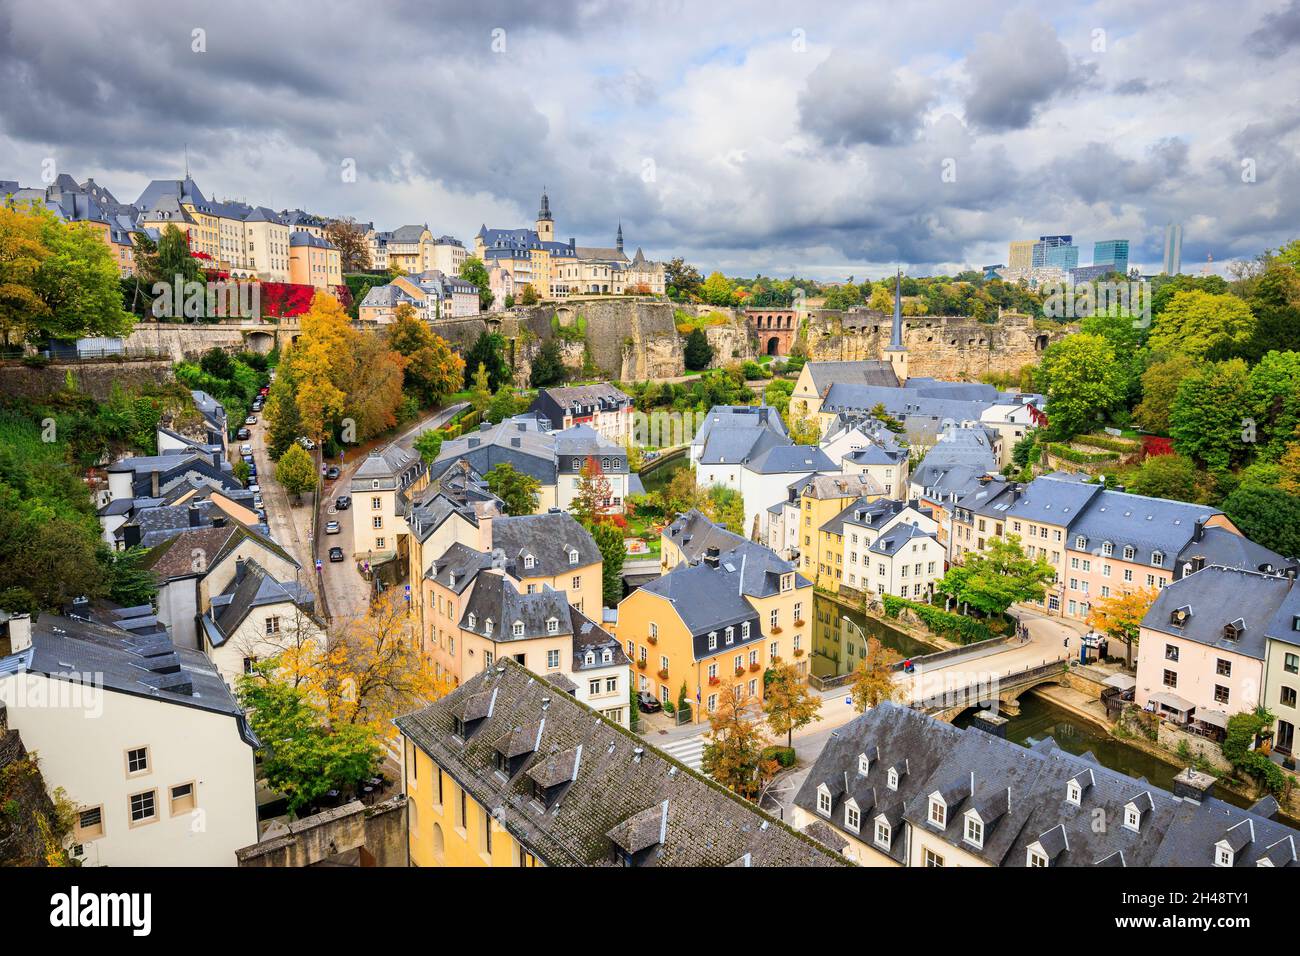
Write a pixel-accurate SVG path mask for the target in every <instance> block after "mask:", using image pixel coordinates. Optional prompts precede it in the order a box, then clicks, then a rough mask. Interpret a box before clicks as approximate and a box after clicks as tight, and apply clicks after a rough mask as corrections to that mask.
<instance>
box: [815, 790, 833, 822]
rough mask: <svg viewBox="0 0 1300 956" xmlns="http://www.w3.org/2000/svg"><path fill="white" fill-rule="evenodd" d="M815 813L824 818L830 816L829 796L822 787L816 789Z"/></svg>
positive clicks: (828, 792)
mask: <svg viewBox="0 0 1300 956" xmlns="http://www.w3.org/2000/svg"><path fill="white" fill-rule="evenodd" d="M817 812H818V813H820V814H821V815H822V816H826V817H829V816H830V815H831V794H830V791H829V790H827V789H826V788H825V787H824V786H823V787H819V788H818V789H817Z"/></svg>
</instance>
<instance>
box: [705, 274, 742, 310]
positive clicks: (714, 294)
mask: <svg viewBox="0 0 1300 956" xmlns="http://www.w3.org/2000/svg"><path fill="white" fill-rule="evenodd" d="M700 297H701V298H702V299H704V301H705V302H707V303H709V304H710V305H732V304H733V303H734V302H735V301H736V286H735V284H734V283H732V281H731V280H730V279H728V278H727V277H726V276H724V275H723V274H722V273H721V272H711V273H709V277H708V278H707V279H705V280H704V284H703V285H702V286H701V287H700Z"/></svg>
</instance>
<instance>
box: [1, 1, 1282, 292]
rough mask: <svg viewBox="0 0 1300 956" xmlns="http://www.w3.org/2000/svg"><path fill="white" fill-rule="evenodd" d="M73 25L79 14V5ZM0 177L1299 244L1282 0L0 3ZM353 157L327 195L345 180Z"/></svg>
mask: <svg viewBox="0 0 1300 956" xmlns="http://www.w3.org/2000/svg"><path fill="white" fill-rule="evenodd" d="M96 8H98V9H96ZM0 90H3V93H2V94H0V179H17V180H19V181H20V182H21V183H22V184H23V185H38V184H39V183H40V179H41V171H42V168H43V167H42V163H43V162H45V161H46V160H50V159H52V160H53V164H54V166H55V167H56V168H57V170H58V171H59V172H68V173H71V174H72V175H73V176H75V177H77V178H78V180H82V179H84V178H85V177H87V176H93V177H94V178H95V179H96V181H98V182H100V183H102V184H104V185H106V186H108V187H109V188H110V189H112V190H113V191H114V192H115V193H116V194H117V197H118V198H119V199H121V200H124V201H130V200H134V199H135V198H136V197H137V196H138V195H139V193H140V191H141V190H142V189H143V187H144V186H145V184H146V183H147V182H148V181H149V180H150V179H153V178H177V177H179V176H180V175H181V174H182V172H183V168H184V155H185V149H186V146H187V145H188V150H189V164H190V169H191V172H192V174H193V175H194V177H195V178H196V180H197V181H198V183H199V185H200V187H201V188H202V189H203V190H204V191H205V192H206V193H207V194H208V195H209V196H215V197H217V198H237V199H245V200H247V201H249V202H252V203H257V204H264V205H269V206H273V207H274V208H277V209H280V208H285V207H292V206H301V207H304V208H307V209H309V210H312V211H315V212H320V213H323V214H329V215H351V216H355V217H356V218H358V219H361V220H373V221H374V222H375V223H376V224H377V225H378V227H379V228H389V229H391V228H394V227H396V226H398V225H401V224H403V223H406V222H427V223H428V224H429V226H430V228H432V229H433V230H434V231H435V232H436V233H442V232H450V233H452V234H453V235H457V236H459V237H461V238H462V239H464V240H465V241H466V242H467V244H468V242H469V241H470V240H471V239H472V237H473V234H474V233H475V232H476V231H477V230H478V227H479V225H480V224H482V223H486V224H488V225H489V226H495V227H514V226H520V225H525V224H530V223H531V221H532V219H533V218H534V216H535V215H536V210H537V203H538V197H539V194H540V192H541V190H542V187H543V186H545V187H546V188H547V190H548V191H549V193H550V197H551V208H552V211H553V213H554V215H555V218H556V232H557V235H558V237H559V238H562V239H567V238H568V237H570V236H576V237H577V239H578V241H579V243H580V244H585V245H612V244H613V237H614V230H615V227H616V225H617V223H618V221H619V219H621V220H622V222H623V229H624V235H625V236H626V239H627V242H628V245H629V252H630V251H631V250H632V249H633V248H635V247H636V246H638V245H640V246H643V247H644V248H645V250H646V252H647V254H649V255H651V256H653V257H656V258H667V257H670V256H672V255H682V256H685V257H686V258H687V260H688V261H691V262H693V263H695V264H696V265H698V266H699V267H700V268H702V269H704V270H705V271H709V270H712V269H715V268H720V269H722V270H723V271H725V272H727V273H729V274H733V275H753V274H754V273H756V272H757V273H763V274H767V275H780V276H785V275H789V274H791V273H798V274H799V275H804V276H813V277H816V278H823V279H840V278H844V277H847V276H849V275H854V276H856V277H857V278H859V279H861V278H862V277H864V276H869V277H873V278H874V277H877V276H879V275H882V274H884V273H885V272H886V271H891V270H892V268H893V266H894V264H901V265H902V266H903V267H905V268H910V269H911V271H912V272H913V274H927V273H930V274H933V273H937V272H941V271H947V272H952V271H955V270H957V269H959V268H962V267H969V266H979V265H982V264H985V263H992V262H1005V261H1006V255H1007V249H1006V244H1007V242H1008V241H1009V240H1012V239H1024V238H1036V237H1037V236H1038V235H1040V234H1044V233H1072V234H1073V235H1074V236H1075V241H1076V243H1079V244H1081V245H1082V246H1083V251H1082V254H1081V257H1080V261H1081V263H1085V264H1086V263H1088V262H1090V261H1091V255H1092V243H1093V241H1095V240H1100V239H1111V238H1128V239H1129V240H1130V241H1131V242H1132V246H1133V260H1134V262H1135V263H1139V264H1145V265H1148V266H1155V267H1158V265H1159V261H1160V247H1161V238H1162V234H1163V227H1164V224H1165V223H1166V222H1169V221H1179V222H1182V223H1183V224H1184V229H1185V237H1184V249H1183V263H1184V271H1191V270H1196V271H1199V270H1200V268H1201V266H1202V264H1203V263H1204V262H1205V260H1206V256H1207V255H1210V254H1212V255H1213V257H1214V260H1215V267H1216V271H1217V270H1218V269H1221V268H1222V266H1223V264H1224V263H1226V262H1227V261H1228V260H1230V259H1233V258H1238V257H1250V256H1254V255H1255V254H1257V253H1258V252H1259V251H1261V250H1262V249H1264V248H1266V247H1276V246H1278V245H1280V244H1281V243H1282V242H1284V241H1286V240H1288V239H1290V238H1293V237H1295V236H1297V235H1300V181H1298V176H1297V173H1298V172H1300V155H1298V154H1300V0H1234V2H1233V3H1232V4H1231V5H1228V4H1223V3H1219V2H1205V3H1194V2H1177V3H1173V2H1169V0H1101V2H1095V3H1065V4H1062V3H1058V4H1024V5H1021V6H1016V7H1013V6H1010V5H1008V4H1007V3H1005V2H998V0H993V2H981V0H962V2H956V0H954V2H950V3H937V2H926V0H919V2H918V0H912V2H908V3H906V4H902V3H898V2H890V3H857V4H852V5H850V4H846V3H843V2H834V3H828V4H826V5H824V6H821V5H818V4H816V3H807V2H802V3H797V4H796V3H790V2H788V0H786V2H772V3H764V2H750V3H743V4H742V3H738V2H730V0H713V2H709V3H704V2H699V0H695V2H689V3H688V2H674V0H665V2H655V0H641V2H637V3H615V2H605V0H583V2H572V3H571V2H564V0H547V2H529V0H476V2H474V3H472V4H471V3H464V4H455V5H453V4H451V3H429V2H422V3H421V2H415V0H406V2H402V0H397V2H389V3H384V2H374V3H370V4H359V3H356V2H335V0H312V2H310V3H308V2H276V3H268V2H266V0H257V2H248V0H222V2H220V3H212V2H211V0H206V2H204V3H201V4H199V3H195V4H192V5H191V4H189V3H187V2H185V0H167V2H153V0H112V2H108V0H102V2H99V0H39V2H36V0H0ZM353 168H355V177H349V176H348V175H347V171H348V170H349V169H353Z"/></svg>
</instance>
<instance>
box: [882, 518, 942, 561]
mask: <svg viewBox="0 0 1300 956" xmlns="http://www.w3.org/2000/svg"><path fill="white" fill-rule="evenodd" d="M933 537H934V535H932V534H929V533H927V532H925V531H922V530H921V529H920V528H918V527H917V526H916V525H914V524H907V523H906V522H900V523H898V524H896V525H894V526H893V527H891V528H890V529H889V530H888V531H886V532H885V533H884V534H882V535H880V537H878V538H876V540H875V541H874V542H872V545H871V547H870V548H868V549H867V550H869V551H870V552H871V553H872V554H883V555H887V556H889V557H893V556H894V555H896V554H898V552H900V551H902V550H903V549H904V548H905V547H907V545H908V544H909V543H911V542H913V541H915V540H916V539H917V538H933Z"/></svg>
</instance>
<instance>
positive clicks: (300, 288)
mask: <svg viewBox="0 0 1300 956" xmlns="http://www.w3.org/2000/svg"><path fill="white" fill-rule="evenodd" d="M315 295H316V289H315V287H314V286H309V285H299V284H297V283H293V282H263V283H262V314H263V315H264V316H266V317H267V318H274V319H285V318H291V317H292V316H295V315H302V314H303V313H304V312H306V311H307V310H308V309H310V308H311V300H312V299H313V298H314V297H315Z"/></svg>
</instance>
